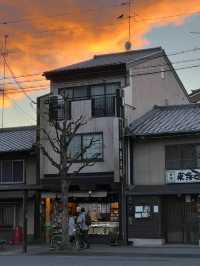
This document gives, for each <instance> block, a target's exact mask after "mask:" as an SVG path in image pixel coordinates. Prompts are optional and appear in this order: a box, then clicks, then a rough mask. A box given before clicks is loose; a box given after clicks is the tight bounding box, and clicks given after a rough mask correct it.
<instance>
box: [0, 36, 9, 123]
mask: <svg viewBox="0 0 200 266" xmlns="http://www.w3.org/2000/svg"><path fill="white" fill-rule="evenodd" d="M7 40H8V35H4V42H3V48H2V52H1V56H2V58H3V88H2V90H1V91H2V107H1V108H2V113H1V127H2V128H3V127H4V104H5V89H6V88H5V87H6V83H5V79H6V57H7V55H8V52H7Z"/></svg>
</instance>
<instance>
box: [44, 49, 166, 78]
mask: <svg viewBox="0 0 200 266" xmlns="http://www.w3.org/2000/svg"><path fill="white" fill-rule="evenodd" d="M161 52H163V49H162V48H161V47H155V48H149V49H141V50H134V51H128V52H122V53H115V54H104V55H96V56H94V58H92V59H90V60H86V61H83V62H80V63H77V64H73V65H69V66H65V67H62V68H58V69H55V70H51V71H47V72H45V73H44V74H45V75H48V74H52V73H59V72H63V71H70V70H78V69H87V68H93V67H100V66H107V65H118V64H126V63H130V62H132V61H136V60H139V59H143V58H145V57H146V56H150V55H154V54H156V53H161Z"/></svg>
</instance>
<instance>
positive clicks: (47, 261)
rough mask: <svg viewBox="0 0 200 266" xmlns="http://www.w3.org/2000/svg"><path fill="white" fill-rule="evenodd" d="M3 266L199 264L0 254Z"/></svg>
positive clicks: (191, 260)
mask: <svg viewBox="0 0 200 266" xmlns="http://www.w3.org/2000/svg"><path fill="white" fill-rule="evenodd" d="M0 265H2V266H3V265H5V266H46V265H47V266H68V265H69V266H130V265H131V266H179V265H180V266H188V265H190V266H197V265H198V266H199V265H200V259H199V258H192V257H191V258H180V257H177V258H176V257H173V258H170V257H169V258H167V257H163V258H162V257H133V256H131V257H124V256H123V257H119V256H106V257H103V256H100V257H97V256H90V257H87V256H78V257H75V256H19V255H18V256H1V257H0Z"/></svg>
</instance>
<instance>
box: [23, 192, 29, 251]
mask: <svg viewBox="0 0 200 266" xmlns="http://www.w3.org/2000/svg"><path fill="white" fill-rule="evenodd" d="M27 200H28V191H27V190H24V195H23V252H24V253H27Z"/></svg>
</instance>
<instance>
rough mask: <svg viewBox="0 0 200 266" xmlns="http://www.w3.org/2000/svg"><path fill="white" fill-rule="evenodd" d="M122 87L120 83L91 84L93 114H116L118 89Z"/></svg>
mask: <svg viewBox="0 0 200 266" xmlns="http://www.w3.org/2000/svg"><path fill="white" fill-rule="evenodd" d="M119 88H120V84H119V83H111V84H102V85H95V86H91V98H92V115H93V116H97V117H98V116H114V115H115V113H116V111H115V109H116V107H115V99H116V91H117V89H119Z"/></svg>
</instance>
